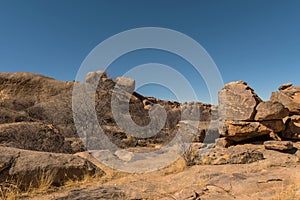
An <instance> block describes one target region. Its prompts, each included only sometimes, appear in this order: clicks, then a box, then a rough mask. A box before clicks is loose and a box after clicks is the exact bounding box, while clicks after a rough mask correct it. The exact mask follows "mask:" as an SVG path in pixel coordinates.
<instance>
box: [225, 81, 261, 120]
mask: <svg viewBox="0 0 300 200" xmlns="http://www.w3.org/2000/svg"><path fill="white" fill-rule="evenodd" d="M260 102H262V100H261V99H260V98H259V97H258V96H257V94H255V93H254V91H253V89H252V88H250V87H249V86H248V85H247V83H246V82H243V81H237V82H232V83H228V84H226V85H225V86H224V88H223V89H222V90H220V91H219V114H220V117H221V118H223V119H226V120H244V121H247V120H254V115H255V108H256V106H257V105H258V103H260Z"/></svg>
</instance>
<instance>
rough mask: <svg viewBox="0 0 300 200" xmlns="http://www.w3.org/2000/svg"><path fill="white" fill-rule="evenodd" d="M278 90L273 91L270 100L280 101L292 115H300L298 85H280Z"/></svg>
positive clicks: (299, 91) (299, 87)
mask: <svg viewBox="0 0 300 200" xmlns="http://www.w3.org/2000/svg"><path fill="white" fill-rule="evenodd" d="M278 89H279V92H273V93H272V95H271V101H273V102H280V103H282V104H283V105H284V106H285V107H286V108H288V109H289V111H290V113H291V114H292V115H300V86H293V85H292V84H291V83H289V84H284V85H282V86H280V87H279V88H278Z"/></svg>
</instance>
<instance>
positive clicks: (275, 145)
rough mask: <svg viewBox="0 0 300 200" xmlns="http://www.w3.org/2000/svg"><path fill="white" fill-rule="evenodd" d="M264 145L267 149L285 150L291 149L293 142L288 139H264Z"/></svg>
mask: <svg viewBox="0 0 300 200" xmlns="http://www.w3.org/2000/svg"><path fill="white" fill-rule="evenodd" d="M264 146H265V149H268V150H278V151H286V150H291V149H293V143H292V142H290V141H266V142H264Z"/></svg>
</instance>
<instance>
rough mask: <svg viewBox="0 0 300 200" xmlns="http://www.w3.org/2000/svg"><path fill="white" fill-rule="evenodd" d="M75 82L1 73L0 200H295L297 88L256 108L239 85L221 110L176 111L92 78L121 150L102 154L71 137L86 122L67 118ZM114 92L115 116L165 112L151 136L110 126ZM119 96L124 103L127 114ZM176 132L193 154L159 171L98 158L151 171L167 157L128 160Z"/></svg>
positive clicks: (129, 88) (190, 106)
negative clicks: (77, 123) (122, 167)
mask: <svg viewBox="0 0 300 200" xmlns="http://www.w3.org/2000/svg"><path fill="white" fill-rule="evenodd" d="M98 79H99V80H100V82H99V84H96V81H98ZM76 84H78V83H75V82H61V81H57V80H54V79H51V78H48V77H44V76H41V75H36V74H30V73H0V150H1V152H2V155H1V157H0V199H57V200H62V199H194V200H197V199H224V200H225V199H226V200H227V199H300V189H299V188H300V173H299V170H300V169H299V167H300V165H299V160H300V150H298V149H299V148H300V87H296V86H293V85H292V84H285V85H282V86H280V87H279V91H278V92H274V93H272V95H271V98H270V100H269V101H262V100H261V99H260V98H259V97H258V95H257V94H255V92H254V90H253V89H252V88H250V87H249V86H248V85H247V83H245V82H243V81H238V82H232V83H229V84H226V85H225V86H224V88H223V89H222V90H221V91H220V92H219V105H218V106H212V105H208V104H202V103H195V102H191V103H183V104H180V103H178V102H171V101H162V100H159V99H156V98H153V97H144V96H142V95H140V94H138V93H135V92H134V86H135V83H134V80H132V79H130V78H122V77H120V78H118V79H116V81H113V80H111V79H110V78H108V77H107V76H106V74H105V73H103V72H91V73H89V74H87V77H86V83H85V84H86V85H88V86H89V87H90V86H91V87H95V91H96V92H95V94H93V100H94V103H95V110H96V115H97V120H98V122H99V124H100V126H101V127H102V129H103V130H104V132H105V134H106V136H107V137H108V138H109V139H110V140H111V141H113V142H114V144H115V145H117V147H119V148H121V149H126V150H127V151H125V152H123V151H122V150H113V151H107V149H105V148H99V147H98V146H97V144H98V143H99V142H100V141H99V140H98V139H97V135H96V134H95V132H94V131H93V130H90V129H89V127H88V126H85V125H84V124H80V126H82V127H80V128H82V129H83V130H87V133H86V135H85V137H84V138H83V137H82V135H80V133H79V132H77V131H76V128H75V124H74V119H75V120H76V117H86V119H87V120H86V121H88V120H89V116H85V115H83V114H82V112H80V108H79V109H77V111H78V113H72V91H73V88H74V87H76ZM83 86H84V87H85V85H83ZM83 86H82V85H80V87H83ZM115 89H117V90H121V91H122V92H121V93H118V95H119V96H117V98H116V101H118V102H117V103H118V104H119V105H121V108H122V112H121V113H120V116H121V117H123V118H124V119H125V118H128V117H131V118H132V120H133V121H134V122H135V123H136V124H138V125H141V126H145V125H147V124H149V123H150V122H151V120H152V118H151V115H152V114H153V113H154V114H155V112H153V110H151V109H152V107H153V106H154V105H155V104H159V105H160V106H162V107H163V108H164V109H165V110H166V117H167V118H166V122H165V124H163V127H162V129H161V130H160V131H159V133H158V134H157V135H155V136H151V137H149V138H141V137H138V136H135V135H132V134H128V133H127V132H126V131H124V130H123V129H121V128H120V127H119V126H118V125H117V123H116V121H115V118H114V116H113V113H112V111H111V104H110V102H111V99H112V97H113V95H114V93H113V92H114V90H115ZM129 93H132V95H129V96H128V94H129ZM80 95H81V96H78V97H79V98H80V99H82V98H85V97H86V96H87V94H85V93H83V94H80ZM120 95H121V96H122V97H124V95H125V96H128V102H129V113H126V112H125V111H126V109H125V108H126V107H125V106H126V105H125V104H126V103H127V105H128V102H126V101H123V100H122V98H120ZM73 101H74V99H73ZM123 104H124V105H125V106H124V107H122V106H123ZM196 111H199V112H196ZM151 112H152V114H151ZM195 113H196V115H195ZM185 116H188V117H187V118H185ZM73 117H74V118H73ZM77 128H78V127H77ZM125 128H126V127H125ZM178 132H179V133H182V135H183V136H186V137H190V136H192V140H191V146H190V147H189V148H187V149H186V151H185V153H184V154H183V155H182V156H181V157H179V158H178V159H177V160H175V161H174V162H173V163H171V164H170V165H168V166H165V167H163V168H162V169H160V170H156V171H153V172H148V173H127V172H121V171H118V170H116V169H113V168H110V167H108V166H106V165H104V164H103V163H101V162H99V160H97V159H96V158H97V156H100V157H101V158H102V159H103V158H104V159H114V161H115V162H116V163H119V162H120V163H124V162H125V163H127V164H128V165H129V166H131V164H132V165H133V166H134V165H136V166H140V165H145V166H146V167H149V168H151V167H152V165H153V164H155V163H159V162H164V161H166V159H167V158H163V157H159V156H158V157H154V158H153V159H152V160H148V161H144V160H143V159H141V158H138V159H137V157H136V156H135V155H136V154H135V153H137V152H152V151H154V150H159V149H161V148H162V147H164V146H165V145H166V144H168V143H169V142H170V141H172V140H173V139H174V137H175V136H176V134H178ZM145 134H147V133H145ZM79 136H81V138H80V137H79ZM184 144H185V143H184ZM178 145H179V146H178ZM180 145H182V144H174V145H173V146H171V147H170V149H171V150H172V151H173V150H174V149H176V147H178V148H182V147H181V146H180ZM185 145H186V144H185ZM86 147H88V149H89V150H90V151H87V149H86ZM178 154H179V153H178Z"/></svg>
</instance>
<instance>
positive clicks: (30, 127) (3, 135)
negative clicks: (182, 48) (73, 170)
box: [0, 122, 73, 153]
mask: <svg viewBox="0 0 300 200" xmlns="http://www.w3.org/2000/svg"><path fill="white" fill-rule="evenodd" d="M0 145H2V146H8V147H15V148H20V149H26V150H34V151H45V152H55V153H72V152H73V151H72V147H71V144H70V143H69V142H66V141H65V138H64V137H63V135H62V134H60V132H59V130H58V129H57V128H55V127H54V126H53V125H51V124H43V123H40V122H18V123H7V124H0Z"/></svg>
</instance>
